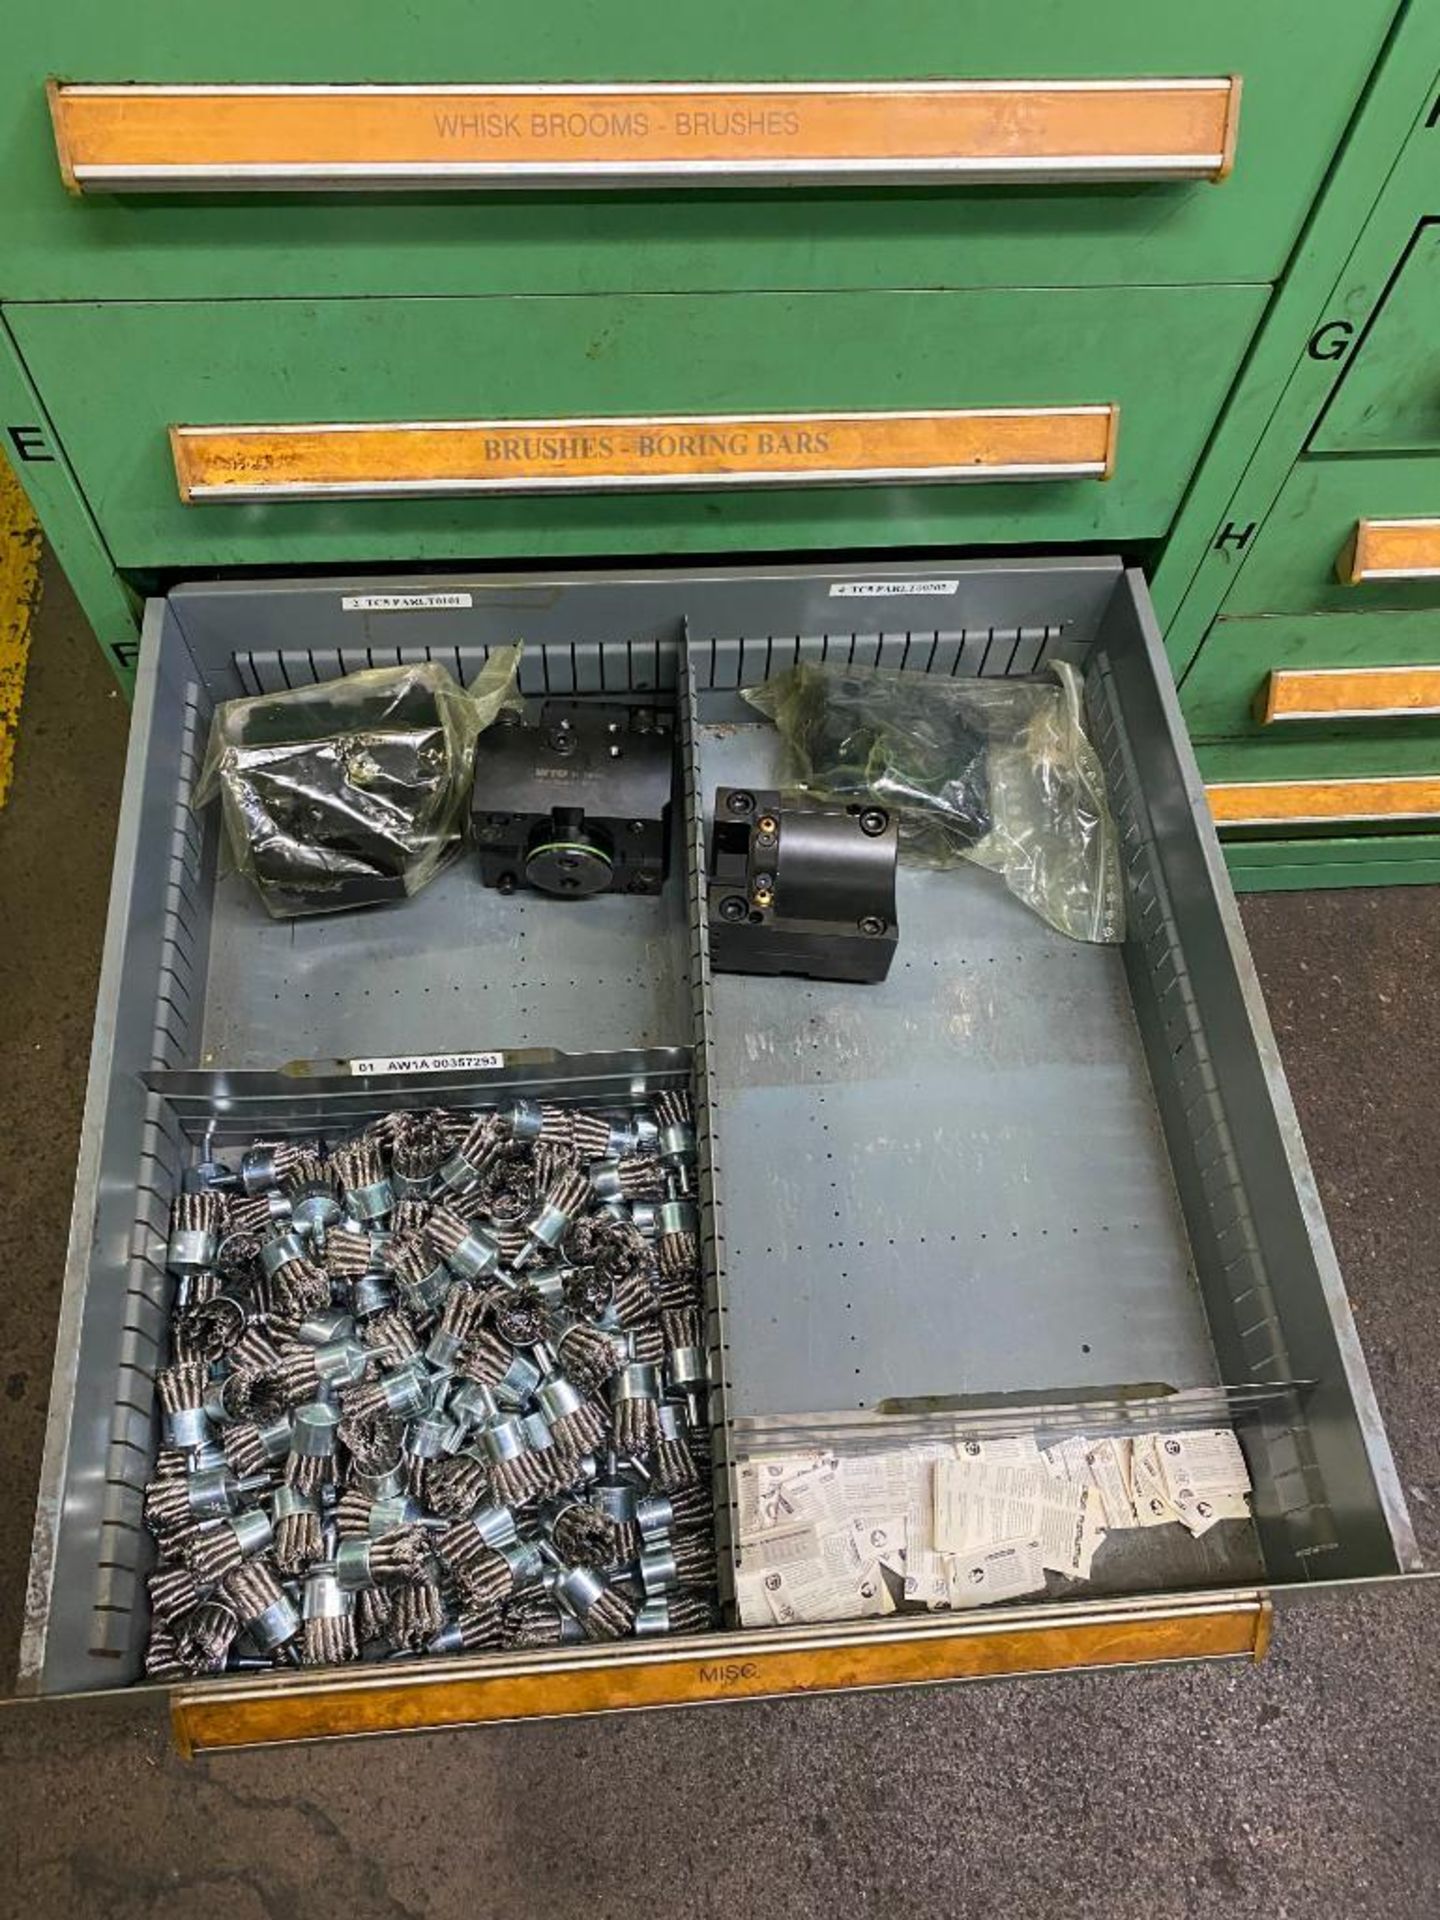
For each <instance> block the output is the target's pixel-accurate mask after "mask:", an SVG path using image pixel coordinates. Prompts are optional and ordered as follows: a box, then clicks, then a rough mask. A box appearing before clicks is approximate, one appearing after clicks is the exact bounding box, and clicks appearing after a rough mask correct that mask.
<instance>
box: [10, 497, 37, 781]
mask: <svg viewBox="0 0 1440 1920" xmlns="http://www.w3.org/2000/svg"><path fill="white" fill-rule="evenodd" d="M39 598H40V528H39V526H38V525H37V524H36V520H35V516H34V514H33V513H32V512H31V511H30V503H29V501H28V500H27V499H26V498H25V496H24V494H23V493H22V492H21V491H20V486H19V483H18V481H17V480H16V479H15V477H14V475H13V474H12V473H11V472H10V469H9V468H8V467H7V466H6V465H5V464H4V463H3V461H0V807H3V806H4V804H5V800H6V797H7V795H8V794H9V792H10V780H11V776H12V775H13V773H14V771H15V735H16V733H17V731H18V730H19V726H20V698H21V695H22V694H23V693H24V691H25V663H26V661H27V659H28V658H29V654H30V624H31V621H32V620H33V618H34V615H35V607H36V604H37V602H38V601H39Z"/></svg>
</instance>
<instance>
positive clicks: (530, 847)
mask: <svg viewBox="0 0 1440 1920" xmlns="http://www.w3.org/2000/svg"><path fill="white" fill-rule="evenodd" d="M507 722H508V724H507ZM674 762H675V716H674V714H673V713H672V712H671V711H670V710H669V709H667V708H664V707H634V706H625V705H621V704H618V703H617V704H614V705H611V704H609V703H602V702H598V701H595V700H547V701H546V702H545V704H544V706H543V708H542V709H541V711H540V716H539V719H538V721H537V722H535V723H533V724H529V725H526V724H523V723H521V722H519V721H518V720H517V719H515V718H514V717H513V716H507V715H505V714H502V715H501V716H500V720H499V721H498V722H497V723H496V725H495V726H493V727H492V728H491V729H490V730H489V731H488V732H487V733H484V734H482V735H481V736H480V741H479V744H478V746H477V748H476V751H475V783H474V787H473V789H472V792H471V799H470V817H471V825H472V829H473V834H474V840H475V846H476V849H477V850H478V852H479V855H480V874H481V878H482V879H483V880H484V882H485V884H486V886H487V887H498V888H499V889H500V890H501V891H502V892H506V893H508V892H511V891H513V890H514V889H515V888H516V887H530V888H533V889H534V890H535V891H536V892H539V893H549V894H555V895H557V896H559V897H560V898H563V899H575V898H578V897H582V896H584V895H586V894H593V893H658V892H659V890H660V888H661V886H662V885H663V884H664V880H665V874H666V871H667V869H668V865H669V857H670V803H671V791H672V787H673V784H674V777H675V776H674Z"/></svg>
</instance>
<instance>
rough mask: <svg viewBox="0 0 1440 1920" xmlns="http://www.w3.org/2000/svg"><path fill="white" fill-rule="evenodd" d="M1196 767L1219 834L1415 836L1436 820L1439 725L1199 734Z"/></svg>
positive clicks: (1439, 815) (1439, 824)
mask: <svg viewBox="0 0 1440 1920" xmlns="http://www.w3.org/2000/svg"><path fill="white" fill-rule="evenodd" d="M1197 751H1198V756H1199V760H1200V770H1201V772H1202V774H1203V775H1204V779H1205V790H1206V794H1207V796H1208V798H1209V802H1210V808H1211V812H1212V814H1213V816H1214V818H1215V822H1216V825H1217V826H1218V827H1219V828H1220V829H1221V831H1222V833H1223V834H1225V835H1226V837H1227V839H1228V838H1229V837H1231V836H1236V835H1238V836H1247V837H1254V838H1257V839H1261V840H1264V839H1271V838H1285V837H1287V836H1290V835H1299V836H1301V837H1304V838H1310V839H1324V838H1328V837H1331V836H1335V835H1339V836H1342V837H1343V836H1345V835H1347V834H1358V835H1361V836H1368V835H1371V834H1374V835H1376V836H1377V837H1381V836H1385V835H1387V834H1390V835H1394V834H1399V835H1411V834H1413V835H1417V836H1423V835H1424V834H1425V833H1426V832H1427V831H1428V832H1429V833H1431V834H1433V833H1435V832H1436V830H1437V829H1440V729H1437V728H1436V727H1435V726H1434V725H1433V724H1432V725H1430V726H1427V727H1424V728H1421V727H1411V728H1410V729H1409V730H1408V731H1406V730H1403V729H1402V730H1400V731H1398V732H1386V731H1384V730H1383V729H1382V728H1380V727H1375V728H1372V729H1369V730H1366V731H1362V732H1358V733H1357V734H1356V736H1355V737H1353V738H1347V739H1344V740H1338V739H1335V738H1324V737H1320V738H1317V737H1313V736H1307V737H1303V738H1302V737H1298V736H1297V737H1294V738H1287V739H1285V740H1265V741H1263V742H1246V743H1243V744H1242V743H1239V742H1233V741H1226V742H1216V743H1214V744H1206V743H1202V744H1201V745H1200V747H1199V748H1198V750H1197Z"/></svg>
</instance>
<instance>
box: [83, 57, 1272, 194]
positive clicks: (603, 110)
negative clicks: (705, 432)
mask: <svg viewBox="0 0 1440 1920" xmlns="http://www.w3.org/2000/svg"><path fill="white" fill-rule="evenodd" d="M49 99H50V113H51V118H52V121H53V123H54V129H55V144H56V150H57V152H58V154H59V159H60V171H61V174H62V176H63V178H64V181H65V184H66V186H67V187H69V188H70V189H71V190H72V191H73V192H76V193H95V192H111V193H116V192H134V191H137V190H143V189H147V188H148V189H161V190H164V191H173V190H175V189H176V188H187V187H188V188H191V189H194V190H197V191H214V190H216V189H220V188H226V187H236V188H243V189H245V190H246V191H252V192H253V191H254V190H255V189H256V188H264V187H275V188H284V189H294V188H297V187H301V188H303V187H314V188H323V189H324V190H325V191H327V192H334V191H336V190H337V189H341V190H343V189H352V190H355V189H358V190H364V189H372V188H385V187H403V186H413V185H415V184H416V183H425V184H428V185H431V186H435V185H441V186H444V185H454V186H492V187H493V186H512V187H559V186H578V187H637V186H638V187H644V186H692V187H693V186H707V185H715V184H723V183H726V182H742V183H743V182H749V183H752V184H760V185H766V186H786V185H804V184H814V183H819V184H823V185H830V186H834V185H837V184H844V183H845V182H846V181H852V180H853V181H861V182H865V183H868V184H870V185H875V184H885V183H887V182H888V183H891V184H896V185H905V184H916V183H926V182H945V181H950V182H959V183H961V184H965V185H970V184H973V183H976V182H985V181H1007V180H1011V181H1019V182H1024V183H1029V182H1034V181H1055V182H1060V183H1079V182H1085V181H1095V180H1122V181H1123V180H1129V181H1147V180H1222V179H1224V177H1225V175H1226V174H1227V173H1228V172H1229V171H1230V167H1231V164H1232V162H1233V159H1234V154H1235V138H1236V130H1237V125H1238V117H1239V111H1240V81H1239V79H1238V77H1236V76H1233V75H1232V76H1230V77H1228V78H1224V79H1183V80H1173V79H1172V80H1032V81H1012V80H987V81H968V80H952V81H943V82H931V81H903V82H898V81H897V82H887V83H875V82H864V83H857V84H850V85H828V84H825V85H806V86H795V85H789V84H785V83H762V84H758V85H713V86H711V85H707V86H689V85H682V86H643V85H620V86H539V85H534V86H503V87H464V86H459V87H434V86H427V87H413V86H269V87H265V86H141V85H136V86H94V85H79V84H73V85H72V84H67V83H62V82H58V81H53V80H52V81H51V82H50V84H49Z"/></svg>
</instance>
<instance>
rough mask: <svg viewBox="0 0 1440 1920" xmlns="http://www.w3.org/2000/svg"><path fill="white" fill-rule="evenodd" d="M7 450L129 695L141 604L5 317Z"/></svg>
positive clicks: (0, 344)
mask: <svg viewBox="0 0 1440 1920" xmlns="http://www.w3.org/2000/svg"><path fill="white" fill-rule="evenodd" d="M0 446H3V447H4V450H5V454H6V456H7V457H8V458H9V461H10V464H11V465H12V467H13V468H14V470H15V475H16V478H17V479H18V480H19V482H20V484H21V486H22V487H23V488H24V489H25V492H26V495H27V497H28V498H29V501H30V504H31V506H32V507H34V509H35V513H36V517H37V518H38V519H39V521H40V523H41V525H42V526H43V527H44V529H45V537H46V539H47V540H48V541H49V542H50V545H51V546H52V547H53V548H54V550H55V553H56V555H57V557H58V559H59V561H60V564H61V566H62V567H63V568H64V569H65V574H66V577H67V578H68V580H69V582H70V585H71V587H72V588H73V589H74V591H75V597H76V599H77V600H78V601H79V602H80V604H81V606H82V607H83V608H84V610H85V617H86V619H87V620H89V622H90V624H91V626H92V627H93V628H94V630H95V637H96V639H97V640H98V641H99V642H100V646H101V649H102V651H103V652H104V654H105V657H106V659H107V660H108V661H109V662H110V665H111V667H112V668H113V670H114V672H115V674H116V676H117V677H118V679H119V680H120V682H121V684H122V685H123V686H124V687H126V689H127V690H128V688H129V686H130V684H131V680H132V678H133V674H134V668H135V659H136V654H137V652H138V649H139V638H140V603H139V601H138V599H137V598H136V597H135V595H134V594H132V593H131V592H130V591H129V589H128V588H127V587H126V585H125V584H124V582H123V581H122V580H121V579H120V578H119V576H118V575H117V573H116V571H115V566H114V562H113V561H112V560H111V558H110V555H109V553H108V552H107V550H106V547H105V542H104V541H103V540H102V539H101V537H100V530H99V528H98V527H97V526H96V524H95V517H94V515H93V514H92V513H91V511H90V509H89V507H88V506H87V504H86V502H85V499H84V496H83V495H82V494H81V492H80V489H79V487H78V486H77V485H76V484H75V475H74V473H73V472H72V470H71V467H70V463H69V461H68V459H67V458H66V456H65V452H64V450H63V448H62V446H61V444H60V439H59V436H58V434H57V433H56V431H55V426H54V423H53V422H52V420H51V419H50V416H49V414H48V413H47V412H46V410H45V407H44V406H43V405H42V404H41V400H40V396H39V394H38V393H37V392H36V391H35V387H34V384H33V382H32V381H31V380H30V378H29V376H28V374H27V373H26V371H25V368H24V366H23V365H22V363H21V360H20V356H19V354H18V353H17V351H16V349H15V343H14V340H13V339H12V337H11V335H10V332H9V329H8V327H7V326H6V324H5V315H4V313H3V310H0Z"/></svg>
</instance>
